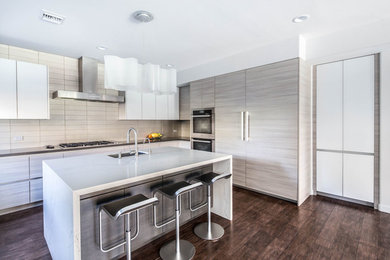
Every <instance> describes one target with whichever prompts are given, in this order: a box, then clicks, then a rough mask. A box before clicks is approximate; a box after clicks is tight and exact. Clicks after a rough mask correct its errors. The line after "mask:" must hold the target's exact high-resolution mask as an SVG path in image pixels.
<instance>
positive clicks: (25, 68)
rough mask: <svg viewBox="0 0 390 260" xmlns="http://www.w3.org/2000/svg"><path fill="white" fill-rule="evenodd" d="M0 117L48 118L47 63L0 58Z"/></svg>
mask: <svg viewBox="0 0 390 260" xmlns="http://www.w3.org/2000/svg"><path fill="white" fill-rule="evenodd" d="M0 91H1V92H0V119H49V115H50V113H49V84H48V70H47V66H45V65H40V64H34V63H28V62H22V61H14V60H8V59H0Z"/></svg>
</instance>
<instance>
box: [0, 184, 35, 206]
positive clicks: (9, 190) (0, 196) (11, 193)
mask: <svg viewBox="0 0 390 260" xmlns="http://www.w3.org/2000/svg"><path fill="white" fill-rule="evenodd" d="M29 186H30V185H29V181H28V180H27V181H21V182H15V183H9V184H2V185H0V210H2V209H6V208H12V207H16V206H20V205H23V204H27V203H29V202H30V187H29Z"/></svg>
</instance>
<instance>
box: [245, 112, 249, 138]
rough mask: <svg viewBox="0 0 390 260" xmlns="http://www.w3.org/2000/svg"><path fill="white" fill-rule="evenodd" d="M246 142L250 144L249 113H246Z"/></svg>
mask: <svg viewBox="0 0 390 260" xmlns="http://www.w3.org/2000/svg"><path fill="white" fill-rule="evenodd" d="M245 141H247V142H249V112H248V111H245Z"/></svg>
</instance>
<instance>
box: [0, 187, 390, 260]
mask: <svg viewBox="0 0 390 260" xmlns="http://www.w3.org/2000/svg"><path fill="white" fill-rule="evenodd" d="M233 195H234V196H233V198H234V204H233V205H234V210H233V214H234V221H233V222H230V221H227V220H225V219H222V218H220V217H218V216H215V215H213V220H214V221H215V222H218V223H219V224H221V225H222V226H223V227H224V228H225V235H224V237H223V238H222V239H221V240H219V241H217V242H209V241H203V240H201V239H199V238H197V237H196V236H195V235H194V234H193V232H192V229H193V226H194V225H195V224H197V223H199V222H203V221H205V220H206V216H205V215H203V216H201V217H199V218H197V219H195V220H193V221H191V222H189V223H187V224H186V225H184V226H183V227H182V229H181V235H182V236H181V237H182V238H183V239H187V240H189V241H191V242H192V243H193V244H194V245H195V247H196V256H195V259H223V260H227V259H390V214H385V213H381V212H378V211H375V210H373V209H371V208H368V207H364V206H360V205H355V204H352V203H347V202H342V201H338V200H333V199H329V198H325V197H320V196H312V197H310V198H309V199H308V200H307V201H306V202H305V203H304V204H303V205H302V206H301V207H299V208H298V207H297V206H295V205H294V204H292V203H289V202H285V201H282V200H278V199H275V198H271V197H268V196H264V195H260V194H257V193H254V192H250V191H246V190H243V189H239V188H234V194H233ZM141 232H142V231H141ZM171 239H174V233H173V232H171V233H169V234H167V235H165V236H163V237H161V238H159V239H157V240H155V241H153V242H152V243H151V244H149V245H147V246H145V247H143V248H140V249H138V250H137V251H135V252H133V259H142V260H145V259H159V256H158V252H159V248H160V247H161V246H162V245H163V244H164V243H165V242H167V241H169V240H171ZM0 259H51V257H50V254H49V251H48V249H47V246H46V243H45V240H44V238H43V228H42V207H37V208H33V209H29V210H24V211H21V212H18V213H14V214H9V215H5V216H1V217H0ZM123 259H124V258H123Z"/></svg>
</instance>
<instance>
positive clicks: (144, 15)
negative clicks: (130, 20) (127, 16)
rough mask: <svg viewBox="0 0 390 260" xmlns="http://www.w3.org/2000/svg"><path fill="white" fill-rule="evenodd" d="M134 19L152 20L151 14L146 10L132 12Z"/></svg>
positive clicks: (143, 21)
mask: <svg viewBox="0 0 390 260" xmlns="http://www.w3.org/2000/svg"><path fill="white" fill-rule="evenodd" d="M133 17H134V19H136V20H137V21H139V22H141V23H148V22H151V21H152V20H153V18H154V17H153V15H152V14H151V13H150V12H148V11H142V10H141V11H136V12H134V13H133Z"/></svg>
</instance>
